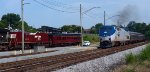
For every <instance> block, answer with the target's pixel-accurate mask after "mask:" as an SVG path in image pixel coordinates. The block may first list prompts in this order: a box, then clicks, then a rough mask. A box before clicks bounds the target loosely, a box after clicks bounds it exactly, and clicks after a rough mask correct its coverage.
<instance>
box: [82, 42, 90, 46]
mask: <svg viewBox="0 0 150 72" xmlns="http://www.w3.org/2000/svg"><path fill="white" fill-rule="evenodd" d="M90 44H91V43H90V41H84V42H83V46H89V45H90Z"/></svg>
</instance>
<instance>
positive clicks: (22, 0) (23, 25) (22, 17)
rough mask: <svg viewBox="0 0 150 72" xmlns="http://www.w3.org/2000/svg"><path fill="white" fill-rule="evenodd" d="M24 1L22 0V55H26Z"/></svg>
mask: <svg viewBox="0 0 150 72" xmlns="http://www.w3.org/2000/svg"><path fill="white" fill-rule="evenodd" d="M23 1H24V0H21V21H22V54H23V53H24V18H23V10H24V9H23V6H24V3H23Z"/></svg>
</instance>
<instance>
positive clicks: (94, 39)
mask: <svg viewBox="0 0 150 72" xmlns="http://www.w3.org/2000/svg"><path fill="white" fill-rule="evenodd" d="M83 40H84V41H90V42H91V43H95V42H99V36H98V35H97V34H84V35H83Z"/></svg>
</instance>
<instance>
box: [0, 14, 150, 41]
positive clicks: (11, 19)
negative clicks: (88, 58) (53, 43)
mask: <svg viewBox="0 0 150 72" xmlns="http://www.w3.org/2000/svg"><path fill="white" fill-rule="evenodd" d="M9 26H10V27H11V28H12V29H19V30H21V29H22V23H21V18H20V15H19V14H14V13H8V14H5V15H3V16H2V17H1V20H0V28H8V27H9ZM102 26H103V24H102V23H97V24H95V25H94V26H92V27H91V28H90V34H98V33H99V29H100V28H101V27H102ZM24 27H25V31H26V32H36V31H38V29H37V28H34V27H32V26H30V25H29V24H28V23H27V22H25V21H24ZM41 27H42V26H41ZM126 28H127V29H128V30H129V31H134V32H139V33H142V34H144V35H145V36H146V38H148V39H150V24H146V23H144V22H143V23H136V22H135V21H131V22H129V24H128V25H127V26H126ZM60 29H61V31H62V32H68V33H80V32H81V27H80V26H78V25H64V26H62V27H60ZM82 29H83V31H84V30H85V29H84V28H82Z"/></svg>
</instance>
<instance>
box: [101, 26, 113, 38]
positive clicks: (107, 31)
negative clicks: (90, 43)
mask: <svg viewBox="0 0 150 72" xmlns="http://www.w3.org/2000/svg"><path fill="white" fill-rule="evenodd" d="M115 32H116V30H115V26H103V27H102V28H100V30H99V36H101V37H106V36H111V35H113V34H114V33H115Z"/></svg>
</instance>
